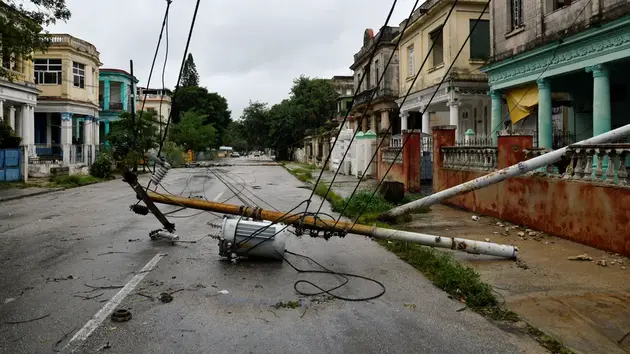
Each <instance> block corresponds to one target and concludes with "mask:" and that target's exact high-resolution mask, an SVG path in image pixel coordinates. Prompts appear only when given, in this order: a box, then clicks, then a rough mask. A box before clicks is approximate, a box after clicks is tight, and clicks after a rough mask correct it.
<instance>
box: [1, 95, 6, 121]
mask: <svg viewBox="0 0 630 354" xmlns="http://www.w3.org/2000/svg"><path fill="white" fill-rule="evenodd" d="M0 122H2V123H5V124H6V123H7V122H5V121H4V100H0Z"/></svg>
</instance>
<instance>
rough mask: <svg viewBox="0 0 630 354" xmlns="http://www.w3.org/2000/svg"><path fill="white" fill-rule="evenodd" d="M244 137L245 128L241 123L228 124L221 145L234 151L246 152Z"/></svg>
mask: <svg viewBox="0 0 630 354" xmlns="http://www.w3.org/2000/svg"><path fill="white" fill-rule="evenodd" d="M245 137H246V135H245V126H244V125H243V123H242V122H240V121H234V122H230V124H229V125H228V127H227V129H226V131H225V135H224V136H223V145H226V146H231V147H233V148H234V150H236V151H245V150H247V140H246V139H245Z"/></svg>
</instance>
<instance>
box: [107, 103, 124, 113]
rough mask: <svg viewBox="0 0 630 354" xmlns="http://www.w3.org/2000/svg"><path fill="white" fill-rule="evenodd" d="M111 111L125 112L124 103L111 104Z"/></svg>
mask: <svg viewBox="0 0 630 354" xmlns="http://www.w3.org/2000/svg"><path fill="white" fill-rule="evenodd" d="M109 110H110V111H122V110H123V104H122V102H109Z"/></svg>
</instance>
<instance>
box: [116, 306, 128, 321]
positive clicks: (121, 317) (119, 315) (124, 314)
mask: <svg viewBox="0 0 630 354" xmlns="http://www.w3.org/2000/svg"><path fill="white" fill-rule="evenodd" d="M130 319H131V312H129V310H126V309H118V310H116V311H114V313H112V321H114V322H127V321H129V320H130Z"/></svg>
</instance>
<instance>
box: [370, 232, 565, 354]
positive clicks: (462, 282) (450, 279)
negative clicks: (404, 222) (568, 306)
mask: <svg viewBox="0 0 630 354" xmlns="http://www.w3.org/2000/svg"><path fill="white" fill-rule="evenodd" d="M377 242H378V243H379V244H380V245H382V246H383V247H385V248H386V249H387V250H389V251H391V252H393V253H394V254H396V255H397V256H398V257H399V258H400V259H402V260H403V261H405V262H407V263H409V264H411V265H412V266H413V267H414V268H416V269H418V270H420V271H421V272H422V274H424V275H425V276H426V277H427V279H429V280H431V282H433V284H435V286H437V287H438V288H440V289H442V290H444V291H445V292H446V293H448V294H449V296H450V297H451V298H453V299H455V300H458V301H460V302H462V304H465V305H466V307H468V308H469V309H471V310H473V311H475V312H477V313H479V314H481V315H483V316H485V317H487V318H489V319H492V320H495V321H506V322H512V323H515V322H519V321H523V320H522V318H521V317H520V316H519V315H518V314H516V313H515V312H513V311H510V310H508V309H506V308H505V306H504V305H503V304H501V303H500V302H499V301H498V299H497V298H496V297H495V295H494V293H493V292H494V290H493V289H492V286H490V285H488V284H486V283H484V282H483V281H482V280H481V277H480V275H479V273H477V272H476V271H475V270H474V269H472V268H470V267H467V266H465V265H462V264H460V263H459V262H457V261H456V260H455V259H453V258H452V257H451V256H450V255H449V254H447V253H444V252H441V251H438V250H435V249H433V248H430V247H425V246H421V245H418V244H415V243H410V242H405V241H398V240H392V241H388V240H378V241H377ZM525 333H526V334H528V335H530V336H531V337H532V338H534V339H535V340H536V341H537V342H538V343H539V344H540V345H541V346H543V347H544V348H545V349H547V350H549V351H550V352H551V353H554V354H571V353H573V351H572V350H570V349H569V348H567V347H565V346H564V345H563V344H562V343H560V342H559V341H557V340H555V339H553V338H551V337H550V336H548V335H546V334H545V333H543V332H542V331H541V330H539V329H537V328H535V327H533V326H531V325H529V324H527V327H526V328H525Z"/></svg>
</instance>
